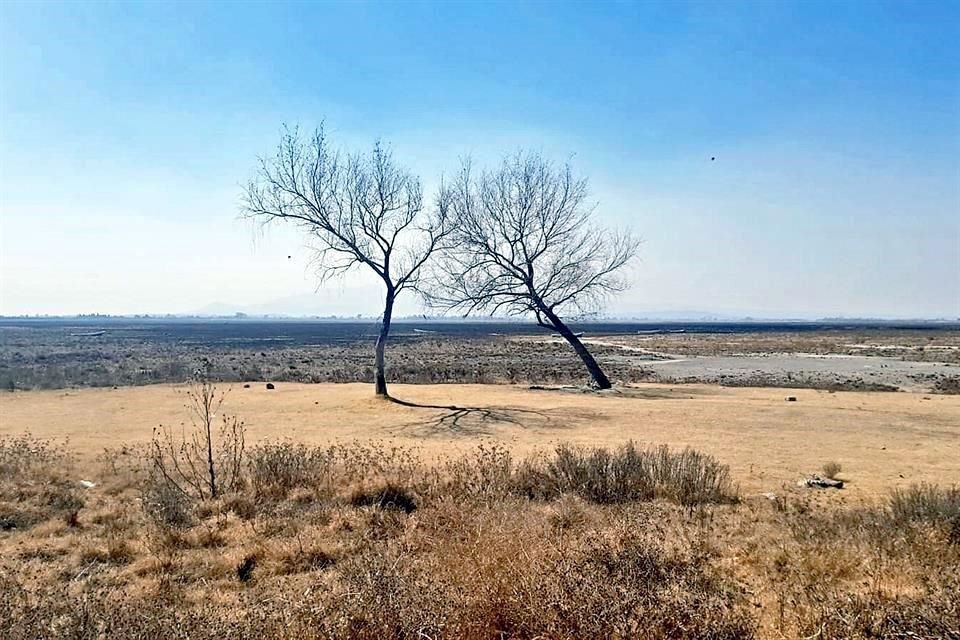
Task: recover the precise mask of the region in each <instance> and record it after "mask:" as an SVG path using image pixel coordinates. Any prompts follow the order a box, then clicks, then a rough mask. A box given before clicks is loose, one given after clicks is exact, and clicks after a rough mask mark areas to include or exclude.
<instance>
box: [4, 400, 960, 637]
mask: <svg viewBox="0 0 960 640" xmlns="http://www.w3.org/2000/svg"><path fill="white" fill-rule="evenodd" d="M190 389H191V387H187V386H179V385H155V386H146V387H121V388H116V389H109V388H99V389H70V390H52V391H28V392H16V393H7V394H2V395H0V637H4V638H5V637H10V638H11V639H18V640H19V639H20V638H23V639H27V638H31V639H33V638H37V639H41V638H42V639H47V638H50V639H54V638H57V639H59V638H68V637H69V638H78V639H84V640H106V639H110V640H117V639H121V640H123V639H126V638H131V639H133V638H137V639H140V638H151V639H163V638H191V639H198V640H212V639H214V638H224V637H230V638H249V639H250V640H254V639H256V640H274V639H276V640H293V639H296V640H312V639H321V638H322V639H325V640H326V639H333V638H351V639H356V640H373V639H378V640H379V639H382V638H395V639H398V640H399V639H401V638H432V639H437V640H439V639H441V638H449V639H460V638H466V639H470V640H472V639H482V640H488V639H489V640H494V639H496V640H504V639H506V638H513V639H526V640H534V639H545V638H550V639H557V640H560V639H570V640H572V639H574V638H585V637H590V638H608V637H609V638H635V637H649V638H667V637H669V638H691V639H692V638H724V639H729V640H748V639H752V638H763V639H771V640H774V639H775V640H782V639H783V638H822V639H824V640H827V639H830V638H863V639H864V640H866V639H867V638H871V639H872V638H907V637H909V638H927V639H930V640H933V639H934V638H938V639H939V638H960V487H958V486H957V485H958V484H960V396H956V395H952V396H951V395H936V394H929V395H928V394H922V393H878V392H828V391H816V390H809V389H799V390H791V389H782V388H776V389H770V388H724V387H720V386H711V385H694V384H690V385H672V386H671V385H664V384H641V385H634V386H629V387H623V388H620V389H618V390H615V391H612V392H602V393H594V392H582V391H579V390H576V389H552V390H544V389H529V388H526V387H519V386H495V385H460V384H457V385H393V386H392V387H391V391H392V393H393V394H394V396H395V397H396V398H398V399H400V401H399V402H391V401H388V400H381V399H376V398H375V397H374V396H373V390H372V387H371V386H370V385H367V384H312V385H305V384H297V383H282V382H281V383H276V389H273V390H268V389H267V388H266V385H265V383H250V384H249V386H246V387H245V386H244V385H241V384H234V385H227V384H223V385H220V386H219V389H220V390H221V391H225V392H226V396H225V397H226V401H225V404H224V405H223V407H222V410H218V411H219V412H220V413H221V414H222V415H236V416H238V417H239V418H241V419H242V420H243V421H244V422H245V426H246V432H245V436H246V443H245V449H229V446H230V443H234V444H235V443H236V440H230V439H227V440H224V439H223V438H218V441H217V451H216V455H217V460H218V462H217V469H218V472H219V474H220V475H219V476H218V478H219V479H218V483H219V484H218V485H217V486H218V487H219V489H218V491H219V492H218V493H211V491H210V490H204V488H203V483H204V482H205V480H204V477H205V476H204V474H205V473H206V470H205V469H206V468H205V467H204V463H203V462H200V464H199V469H200V472H199V474H196V473H194V472H189V471H188V473H187V474H186V475H177V474H176V473H173V467H171V466H169V465H171V464H174V460H175V459H179V464H180V465H184V464H190V463H189V460H193V461H194V462H197V461H198V460H199V459H198V458H197V457H196V456H195V455H194V454H189V453H185V450H183V449H180V448H179V446H180V445H179V443H180V442H181V440H180V438H181V434H185V435H186V438H187V440H186V441H187V442H188V443H189V441H190V437H191V436H190V435H189V434H190V433H191V431H192V430H193V429H195V428H196V424H197V423H196V422H191V419H190V414H189V412H188V411H187V410H186V407H185V405H186V403H187V402H188V400H189V396H188V390H190ZM192 390H193V392H194V393H196V392H197V387H192ZM789 397H793V398H795V400H793V401H788V400H787V398H789ZM219 418H220V416H219V415H218V416H217V422H218V421H219ZM160 425H163V426H164V427H166V428H167V429H168V431H167V432H166V433H168V434H170V435H172V438H173V439H172V440H170V441H168V442H169V443H170V445H171V446H170V448H168V449H165V450H162V449H161V448H160V447H163V446H165V445H164V444H163V442H164V441H163V440H162V437H163V436H161V439H159V440H154V439H153V438H154V428H155V427H159V426H160ZM181 425H183V427H182V429H181ZM24 433H30V434H31V436H30V437H23V435H22V434H24ZM161 433H163V432H162V431H161ZM193 433H196V432H195V431H193ZM234 433H237V432H236V431H235V432H234ZM627 441H633V442H634V443H635V445H636V447H635V448H634V447H630V446H622V445H624V443H626V442H627ZM571 444H572V445H575V446H574V447H573V448H571V447H569V446H567V445H571ZM659 445H669V447H670V449H669V450H667V449H663V448H658V447H659ZM687 447H690V448H691V450H688V451H685V449H686V448H687ZM241 450H242V451H243V460H242V464H240V462H241V461H240V459H239V458H237V457H236V456H235V455H233V454H236V453H237V452H238V451H241ZM222 451H223V452H227V454H228V455H226V457H221V456H220V454H221V452H222ZM231 451H232V452H233V454H231V453H230V452H231ZM681 452H682V453H681ZM698 452H699V453H698ZM191 455H193V456H194V457H192V458H191V457H190V456H191ZM203 455H206V454H205V453H204V454H203ZM233 461H236V462H238V464H237V466H236V467H235V468H233V472H231V466H230V465H231V463H232V462H233ZM828 462H833V463H838V464H839V466H840V471H839V473H838V474H837V477H839V478H840V479H842V480H844V481H845V483H846V486H845V488H844V489H843V490H840V491H837V490H816V489H809V488H801V487H798V486H797V480H798V479H799V478H801V477H803V476H807V475H809V474H813V473H819V472H820V471H821V469H822V468H823V467H824V465H826V463H828ZM728 467H729V469H728ZM834 471H836V469H834ZM167 474H170V475H167ZM195 480H196V481H198V482H197V483H196V484H192V483H194V481H195ZM91 482H92V484H91ZM4 634H7V635H4Z"/></svg>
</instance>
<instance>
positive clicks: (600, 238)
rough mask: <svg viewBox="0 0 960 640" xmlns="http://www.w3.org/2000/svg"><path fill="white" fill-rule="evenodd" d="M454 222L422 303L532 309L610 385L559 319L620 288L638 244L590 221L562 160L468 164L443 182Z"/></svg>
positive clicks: (583, 185) (595, 305) (519, 158)
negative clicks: (480, 168) (484, 166)
mask: <svg viewBox="0 0 960 640" xmlns="http://www.w3.org/2000/svg"><path fill="white" fill-rule="evenodd" d="M444 200H445V202H447V203H448V205H449V207H450V210H451V214H450V217H451V221H452V226H453V228H454V232H453V237H452V239H451V240H452V241H451V243H450V244H451V248H450V249H447V250H444V251H443V252H442V258H441V260H440V261H439V263H438V265H437V269H436V271H437V275H436V277H435V278H434V279H433V282H432V286H431V288H430V291H429V292H428V296H427V299H428V302H429V303H430V304H431V305H433V306H438V307H442V308H446V309H450V310H458V311H462V312H464V313H471V312H473V311H489V312H490V313H491V314H495V313H505V314H509V315H532V316H533V317H534V318H535V319H536V321H537V324H538V325H540V326H541V327H544V328H546V329H550V330H551V331H556V332H557V333H559V334H560V335H561V336H562V337H563V338H564V339H565V340H566V341H567V342H569V343H570V345H571V346H572V347H573V349H574V350H575V351H576V353H577V355H578V356H580V359H581V360H582V361H583V364H584V365H585V366H586V368H587V370H588V371H589V372H590V375H591V377H592V378H593V381H594V383H595V384H596V386H597V387H599V388H601V389H609V388H610V381H609V379H607V376H606V375H605V374H604V372H603V370H602V369H601V368H600V365H599V364H597V361H596V359H594V357H593V355H592V354H591V353H590V351H589V350H588V349H587V348H586V346H584V344H583V342H581V341H580V339H579V338H578V337H577V335H576V334H575V333H574V332H573V331H572V330H571V329H570V327H569V326H567V324H566V323H565V322H564V320H563V319H562V318H563V317H583V316H584V315H587V314H589V313H593V312H595V311H597V310H598V309H599V308H600V306H601V305H602V303H603V302H604V300H605V299H606V298H607V297H608V296H609V295H611V294H613V293H617V292H619V291H622V290H623V289H624V288H625V287H626V280H625V279H624V277H623V271H624V267H625V266H626V265H627V264H628V263H629V262H630V261H631V259H632V258H633V257H634V256H635V255H636V252H637V247H638V242H637V240H636V239H634V238H633V237H632V236H631V235H630V234H628V233H615V232H611V231H608V230H606V229H603V228H601V227H599V226H596V225H594V224H593V223H592V221H591V219H590V216H591V213H592V207H591V206H590V205H589V204H588V202H587V182H586V180H585V179H581V178H576V177H574V175H573V173H572V171H571V169H570V167H569V166H563V167H557V166H555V165H553V164H552V163H550V162H549V161H547V160H545V159H544V158H543V157H541V156H540V155H538V154H536V153H520V154H517V155H516V156H513V157H511V158H508V159H506V160H504V162H503V163H502V165H501V166H500V167H498V168H497V169H495V170H493V171H489V172H483V173H481V174H479V175H476V174H475V173H474V172H473V171H472V169H471V166H470V163H469V162H466V163H464V166H463V169H462V170H461V172H460V174H459V176H458V177H457V178H456V179H455V180H454V181H453V182H452V183H451V184H447V185H446V186H445V187H444Z"/></svg>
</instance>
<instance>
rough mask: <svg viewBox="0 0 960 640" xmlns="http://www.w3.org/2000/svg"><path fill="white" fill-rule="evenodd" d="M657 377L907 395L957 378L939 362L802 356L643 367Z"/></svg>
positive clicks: (662, 362) (693, 360) (681, 361)
mask: <svg viewBox="0 0 960 640" xmlns="http://www.w3.org/2000/svg"><path fill="white" fill-rule="evenodd" d="M644 364H645V366H650V367H654V368H656V371H657V373H660V374H663V375H667V376H671V377H675V378H679V379H683V378H687V377H693V378H697V379H700V380H704V379H710V380H713V379H720V378H724V377H727V378H730V379H732V380H738V379H743V378H748V377H750V376H775V377H779V378H785V377H786V376H788V375H792V376H797V377H798V378H820V379H829V378H838V379H856V380H863V381H864V382H866V383H878V384H886V385H890V386H893V387H899V388H901V389H904V390H908V391H925V390H926V389H927V388H928V387H929V386H930V385H929V383H928V382H926V380H925V378H926V377H928V376H940V375H943V376H948V375H960V370H958V368H957V367H956V366H955V365H952V364H947V363H942V362H913V361H909V360H898V359H896V358H878V357H875V356H847V355H833V354H831V355H817V354H804V353H790V354H787V353H784V354H764V355H749V356H690V357H686V358H677V359H674V360H660V361H651V362H646V363H644Z"/></svg>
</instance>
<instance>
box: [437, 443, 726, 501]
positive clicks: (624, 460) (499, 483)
mask: <svg viewBox="0 0 960 640" xmlns="http://www.w3.org/2000/svg"><path fill="white" fill-rule="evenodd" d="M429 484H430V486H428V487H427V488H426V489H425V491H426V492H427V493H428V494H430V495H435V496H449V495H457V496H461V497H463V498H468V499H477V498H479V499H500V498H502V497H504V496H520V497H526V498H530V499H535V500H554V499H556V498H557V497H559V496H561V495H563V494H568V493H569V494H576V495H579V496H580V497H582V498H584V499H585V500H589V501H591V502H595V503H598V504H616V503H624V502H637V501H649V500H655V499H667V500H672V501H674V502H677V503H679V504H681V505H684V506H695V505H700V504H722V503H730V502H735V501H736V500H737V489H736V487H735V486H734V485H733V483H732V481H731V479H730V470H729V468H728V467H727V466H726V465H723V464H720V463H719V462H717V460H716V459H714V458H713V457H712V456H708V455H706V454H703V453H700V452H699V451H696V450H693V449H689V448H688V449H685V450H683V451H680V452H674V451H671V450H670V449H669V448H668V447H666V446H661V447H656V448H652V449H638V448H637V447H636V446H635V445H634V444H633V443H632V442H628V443H627V444H625V445H622V446H620V447H618V448H617V449H614V450H612V451H611V450H609V449H606V448H603V447H594V448H590V449H586V448H579V447H573V446H570V445H565V444H561V445H559V446H557V447H556V448H555V449H554V451H553V454H552V455H544V454H542V453H535V454H533V455H531V456H528V457H527V458H524V459H523V460H521V461H520V462H519V463H514V462H513V458H512V456H511V455H510V453H509V452H508V451H507V450H506V449H504V448H502V447H498V446H496V445H494V446H492V447H491V446H483V445H480V446H478V447H477V449H476V450H474V451H473V452H471V453H467V454H465V455H463V456H461V457H459V458H457V459H454V460H452V461H449V462H446V463H445V464H443V465H441V467H440V469H439V470H438V471H437V472H436V474H435V476H434V477H433V478H432V479H431V480H430V481H429Z"/></svg>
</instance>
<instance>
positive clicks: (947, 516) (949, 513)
mask: <svg viewBox="0 0 960 640" xmlns="http://www.w3.org/2000/svg"><path fill="white" fill-rule="evenodd" d="M890 514H891V516H892V517H893V519H894V520H896V521H900V522H934V523H945V522H951V521H953V520H956V519H958V518H960V487H958V486H952V487H940V486H937V485H932V484H918V485H912V486H910V487H909V488H907V489H897V490H896V491H894V492H893V494H892V495H891V496H890Z"/></svg>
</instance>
